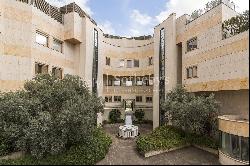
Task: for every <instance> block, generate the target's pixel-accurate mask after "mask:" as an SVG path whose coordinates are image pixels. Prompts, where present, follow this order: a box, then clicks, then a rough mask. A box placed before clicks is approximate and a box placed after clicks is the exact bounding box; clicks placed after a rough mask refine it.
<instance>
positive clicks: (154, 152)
mask: <svg viewBox="0 0 250 166" xmlns="http://www.w3.org/2000/svg"><path fill="white" fill-rule="evenodd" d="M189 146H194V147H196V148H198V149H201V150H204V151H206V152H209V153H212V154H214V155H216V156H218V155H219V152H218V150H215V149H212V148H208V147H203V146H199V145H189V144H187V145H183V146H180V147H176V148H172V149H168V150H156V151H151V152H146V153H144V154H143V155H144V157H145V158H147V157H151V156H155V155H159V154H162V153H167V152H171V151H175V150H178V149H182V148H185V147H189Z"/></svg>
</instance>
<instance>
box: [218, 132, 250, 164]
mask: <svg viewBox="0 0 250 166" xmlns="http://www.w3.org/2000/svg"><path fill="white" fill-rule="evenodd" d="M220 135H221V136H220V149H221V151H222V152H223V153H225V154H227V155H229V156H230V157H232V158H235V159H237V160H241V161H247V162H248V161H249V138H246V137H240V136H237V135H233V134H228V133H225V132H221V133H220Z"/></svg>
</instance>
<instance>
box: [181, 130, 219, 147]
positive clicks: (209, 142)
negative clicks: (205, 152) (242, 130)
mask: <svg viewBox="0 0 250 166" xmlns="http://www.w3.org/2000/svg"><path fill="white" fill-rule="evenodd" d="M186 139H187V142H189V143H190V144H193V145H199V146H204V147H208V148H212V149H216V150H217V149H218V148H219V142H218V140H216V139H214V138H211V137H208V136H201V135H197V134H190V133H187V134H186Z"/></svg>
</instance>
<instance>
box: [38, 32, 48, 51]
mask: <svg viewBox="0 0 250 166" xmlns="http://www.w3.org/2000/svg"><path fill="white" fill-rule="evenodd" d="M48 40H49V37H48V35H46V34H44V33H42V32H40V31H36V43H38V44H40V45H43V46H45V47H48Z"/></svg>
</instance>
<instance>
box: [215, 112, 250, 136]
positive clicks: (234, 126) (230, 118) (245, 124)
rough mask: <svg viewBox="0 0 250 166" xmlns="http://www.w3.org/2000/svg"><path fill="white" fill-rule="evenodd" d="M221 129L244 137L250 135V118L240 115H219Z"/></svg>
mask: <svg viewBox="0 0 250 166" xmlns="http://www.w3.org/2000/svg"><path fill="white" fill-rule="evenodd" d="M218 118H219V130H220V131H223V132H226V133H229V134H233V135H237V136H242V137H249V120H248V119H244V118H243V117H241V116H238V115H224V116H219V117H218Z"/></svg>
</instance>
